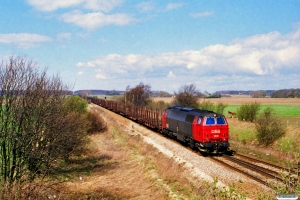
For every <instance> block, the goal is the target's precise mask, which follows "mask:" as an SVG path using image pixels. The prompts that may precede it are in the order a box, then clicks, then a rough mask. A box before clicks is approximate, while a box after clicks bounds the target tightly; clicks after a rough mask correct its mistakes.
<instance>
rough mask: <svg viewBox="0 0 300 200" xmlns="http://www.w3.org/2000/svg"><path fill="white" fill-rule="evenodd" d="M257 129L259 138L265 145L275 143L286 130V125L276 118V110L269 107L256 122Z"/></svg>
mask: <svg viewBox="0 0 300 200" xmlns="http://www.w3.org/2000/svg"><path fill="white" fill-rule="evenodd" d="M255 127H256V131H257V140H258V142H259V143H260V144H262V145H264V146H269V145H271V144H273V143H274V142H275V141H276V140H278V139H279V138H281V137H282V136H283V135H284V134H285V132H286V127H285V126H284V125H283V124H282V123H281V122H280V121H279V119H278V118H275V112H274V110H273V109H272V108H270V107H267V108H266V109H265V110H264V111H263V113H262V114H261V116H260V117H259V118H258V119H257V121H256V123H255Z"/></svg>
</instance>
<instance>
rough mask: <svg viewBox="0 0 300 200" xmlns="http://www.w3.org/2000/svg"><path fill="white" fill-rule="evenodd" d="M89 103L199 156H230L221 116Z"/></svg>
mask: <svg viewBox="0 0 300 200" xmlns="http://www.w3.org/2000/svg"><path fill="white" fill-rule="evenodd" d="M88 100H89V101H90V102H92V103H95V104H97V105H99V106H102V107H105V108H107V109H109V110H112V111H113V112H115V113H118V114H120V115H123V116H125V117H127V118H130V119H132V120H134V121H136V122H138V123H140V124H143V125H145V126H147V127H150V128H152V129H155V130H157V131H159V132H160V133H162V134H164V135H166V136H168V137H171V138H175V139H177V140H179V141H182V142H184V143H187V144H189V146H190V147H191V148H197V149H199V151H201V152H207V153H211V152H214V153H225V152H229V151H228V150H229V143H228V137H229V131H228V129H229V128H228V123H227V120H226V118H225V117H224V115H221V114H218V113H215V112H212V111H208V110H200V109H194V108H186V107H181V106H173V107H169V108H167V109H165V110H164V111H162V110H152V109H148V108H144V107H134V106H128V105H125V104H124V103H117V102H115V101H112V100H107V99H98V98H89V99H88Z"/></svg>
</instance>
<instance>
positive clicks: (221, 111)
mask: <svg viewBox="0 0 300 200" xmlns="http://www.w3.org/2000/svg"><path fill="white" fill-rule="evenodd" d="M226 107H227V104H223V103H222V102H221V103H218V104H217V105H216V106H215V109H214V111H215V112H216V113H219V114H222V115H223V114H224V110H225V108H226Z"/></svg>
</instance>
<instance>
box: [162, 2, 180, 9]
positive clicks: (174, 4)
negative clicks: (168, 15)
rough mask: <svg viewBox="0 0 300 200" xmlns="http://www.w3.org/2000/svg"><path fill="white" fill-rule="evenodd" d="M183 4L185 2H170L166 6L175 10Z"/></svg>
mask: <svg viewBox="0 0 300 200" xmlns="http://www.w3.org/2000/svg"><path fill="white" fill-rule="evenodd" d="M182 6H183V3H168V4H167V6H166V9H167V10H174V9H177V8H180V7H182Z"/></svg>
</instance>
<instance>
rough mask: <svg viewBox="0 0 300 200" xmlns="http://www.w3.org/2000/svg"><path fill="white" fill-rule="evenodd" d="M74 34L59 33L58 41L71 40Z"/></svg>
mask: <svg viewBox="0 0 300 200" xmlns="http://www.w3.org/2000/svg"><path fill="white" fill-rule="evenodd" d="M71 36H72V34H71V33H59V34H57V36H56V37H57V39H58V40H69V39H71Z"/></svg>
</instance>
